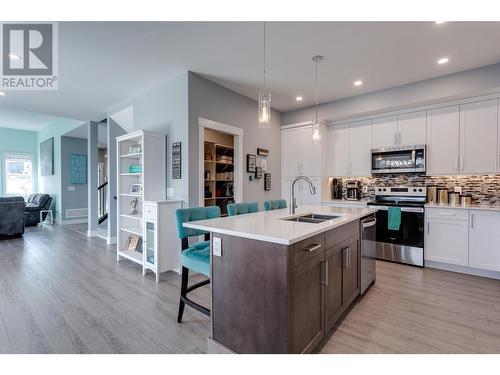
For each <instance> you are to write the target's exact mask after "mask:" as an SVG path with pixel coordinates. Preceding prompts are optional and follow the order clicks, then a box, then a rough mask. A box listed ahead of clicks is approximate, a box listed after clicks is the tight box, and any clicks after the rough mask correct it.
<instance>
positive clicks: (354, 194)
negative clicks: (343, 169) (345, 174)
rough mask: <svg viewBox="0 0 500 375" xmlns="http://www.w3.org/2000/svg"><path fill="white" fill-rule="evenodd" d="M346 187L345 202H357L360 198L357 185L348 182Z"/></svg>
mask: <svg viewBox="0 0 500 375" xmlns="http://www.w3.org/2000/svg"><path fill="white" fill-rule="evenodd" d="M346 185H347V200H349V201H357V200H358V199H359V198H360V194H359V183H358V181H355V180H349V181H347V183H346Z"/></svg>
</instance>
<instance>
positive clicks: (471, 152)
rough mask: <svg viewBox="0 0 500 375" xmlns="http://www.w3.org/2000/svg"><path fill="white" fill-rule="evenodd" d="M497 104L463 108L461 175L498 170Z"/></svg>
mask: <svg viewBox="0 0 500 375" xmlns="http://www.w3.org/2000/svg"><path fill="white" fill-rule="evenodd" d="M497 139H498V132H497V100H496V99H493V100H486V101H481V102H475V103H468V104H462V105H460V168H459V172H460V173H495V171H496V170H497V159H498V157H497V155H498V152H497Z"/></svg>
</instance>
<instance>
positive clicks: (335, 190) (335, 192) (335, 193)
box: [331, 178, 342, 199]
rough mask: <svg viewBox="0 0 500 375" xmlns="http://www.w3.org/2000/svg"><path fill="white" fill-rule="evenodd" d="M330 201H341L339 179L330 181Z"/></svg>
mask: <svg viewBox="0 0 500 375" xmlns="http://www.w3.org/2000/svg"><path fill="white" fill-rule="evenodd" d="M331 188H332V199H342V180H341V179H340V178H334V179H332V186H331Z"/></svg>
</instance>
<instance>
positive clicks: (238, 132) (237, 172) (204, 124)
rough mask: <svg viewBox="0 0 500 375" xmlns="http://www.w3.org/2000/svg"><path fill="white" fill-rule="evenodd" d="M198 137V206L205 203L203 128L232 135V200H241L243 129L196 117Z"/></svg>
mask: <svg viewBox="0 0 500 375" xmlns="http://www.w3.org/2000/svg"><path fill="white" fill-rule="evenodd" d="M198 126H199V137H198V143H199V145H198V150H199V155H198V157H199V168H198V169H199V176H198V181H199V197H198V199H199V206H204V205H205V184H203V183H202V182H203V180H204V175H203V174H204V172H205V162H204V160H205V153H204V151H203V150H204V149H205V128H208V129H213V130H217V131H220V132H223V133H228V134H231V135H232V136H233V137H234V159H235V160H234V176H235V179H234V200H235V202H241V201H243V129H241V128H238V127H236V126H232V125H227V124H223V123H221V122H217V121H212V120H207V119H205V118H202V117H199V118H198Z"/></svg>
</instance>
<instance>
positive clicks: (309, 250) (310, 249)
mask: <svg viewBox="0 0 500 375" xmlns="http://www.w3.org/2000/svg"><path fill="white" fill-rule="evenodd" d="M318 249H321V244H320V243H313V244H311V245H309V246H306V247H304V249H303V250H304V251H305V252H306V253H312V252H313V251H316V250H318Z"/></svg>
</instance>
